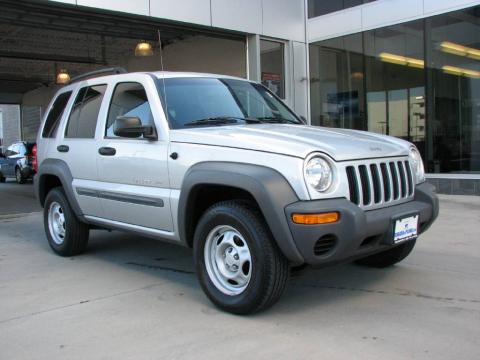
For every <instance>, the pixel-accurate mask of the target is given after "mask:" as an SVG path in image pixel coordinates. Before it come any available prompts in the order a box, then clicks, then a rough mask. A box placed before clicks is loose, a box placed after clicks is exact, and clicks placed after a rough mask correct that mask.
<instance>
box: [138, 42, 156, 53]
mask: <svg viewBox="0 0 480 360" xmlns="http://www.w3.org/2000/svg"><path fill="white" fill-rule="evenodd" d="M152 55H153V48H152V45H150V43H148V42H146V41H145V40H142V41H140V42H139V43H138V44H137V46H136V47H135V56H152Z"/></svg>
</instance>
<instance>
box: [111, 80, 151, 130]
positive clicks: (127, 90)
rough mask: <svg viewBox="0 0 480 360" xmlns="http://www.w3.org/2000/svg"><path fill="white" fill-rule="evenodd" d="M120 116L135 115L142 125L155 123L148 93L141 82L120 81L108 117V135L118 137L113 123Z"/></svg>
mask: <svg viewBox="0 0 480 360" xmlns="http://www.w3.org/2000/svg"><path fill="white" fill-rule="evenodd" d="M119 116H135V117H138V118H139V119H140V121H141V122H142V125H154V121H153V115H152V110H151V108H150V103H149V102H148V98H147V93H146V92H145V89H144V88H143V86H142V85H141V84H139V83H133V82H128V83H120V84H118V85H117V86H116V87H115V91H114V92H113V96H112V101H111V103H110V109H109V110H108V118H107V128H106V136H107V137H117V136H116V135H115V134H114V133H113V123H114V122H115V119H116V118H117V117H119Z"/></svg>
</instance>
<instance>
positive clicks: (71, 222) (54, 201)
mask: <svg viewBox="0 0 480 360" xmlns="http://www.w3.org/2000/svg"><path fill="white" fill-rule="evenodd" d="M43 221H44V227H45V232H46V235H47V239H48V244H49V245H50V247H51V248H52V249H53V251H55V253H57V254H58V255H60V256H73V255H77V254H80V253H82V252H83V251H85V249H86V247H87V243H88V235H89V227H88V225H86V224H84V223H82V222H80V221H78V219H77V218H76V216H75V214H74V212H73V211H72V208H71V207H70V204H69V203H68V200H67V198H66V196H65V194H64V192H63V190H62V189H61V188H55V189H53V190H51V191H50V192H49V193H48V195H47V198H46V199H45V206H44V209H43Z"/></svg>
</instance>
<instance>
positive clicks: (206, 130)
mask: <svg viewBox="0 0 480 360" xmlns="http://www.w3.org/2000/svg"><path fill="white" fill-rule="evenodd" d="M170 134H171V141H174V142H185V143H193V144H202V145H213V146H225V147H234V148H240V149H248V150H255V151H264V152H272V153H278V154H284V155H289V156H295V157H300V158H305V157H306V156H307V155H308V154H310V153H312V152H314V151H319V152H323V153H325V154H328V155H329V156H330V157H332V158H333V159H334V160H336V161H344V160H354V159H364V158H378V157H389V156H400V155H408V152H409V147H410V143H409V142H407V141H404V140H401V139H398V138H394V137H391V136H386V135H379V134H374V133H370V132H366V131H358V130H349V129H334V128H324V127H318V126H307V125H288V124H252V125H228V126H211V127H195V128H191V129H177V130H173V131H171V132H170Z"/></svg>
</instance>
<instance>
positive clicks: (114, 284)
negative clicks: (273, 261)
mask: <svg viewBox="0 0 480 360" xmlns="http://www.w3.org/2000/svg"><path fill="white" fill-rule="evenodd" d="M479 225H480V198H469V197H460V196H457V197H448V196H442V201H441V215H440V218H439V220H438V222H437V223H436V224H435V225H434V226H433V228H432V229H431V230H430V231H429V232H428V233H427V234H425V235H424V236H422V238H421V239H420V241H419V243H418V244H417V248H416V250H415V251H414V253H413V254H412V255H411V256H410V257H409V258H407V259H406V260H405V261H404V262H402V263H401V264H400V265H398V266H395V267H393V268H390V269H384V270H374V269H367V268H361V267H357V266H354V265H349V264H347V265H342V266H336V267H333V268H329V269H324V270H309V271H306V272H303V273H301V274H297V275H296V276H294V277H293V278H292V279H291V282H290V283H289V286H288V288H287V291H286V293H285V295H284V297H283V298H282V299H281V301H280V302H279V303H278V304H277V305H276V306H275V307H274V308H272V309H270V310H268V311H266V312H263V313H261V314H257V315H255V316H250V317H239V316H233V315H229V314H226V313H222V312H221V311H218V310H217V309H216V308H214V307H213V306H212V305H211V304H210V303H209V301H208V300H207V299H206V297H205V296H204V295H203V293H202V291H201V289H200V287H199V285H198V283H197V280H196V278H195V275H194V273H193V264H192V260H191V252H190V250H188V249H183V248H179V247H175V246H172V245H168V244H162V243H158V242H155V241H152V240H148V239H143V238H139V237H136V236H131V235H125V234H121V233H118V232H112V233H108V232H105V231H93V232H92V236H91V241H90V246H89V250H88V252H87V253H86V254H84V255H82V256H78V257H75V258H61V257H58V256H55V255H53V254H52V252H51V251H50V249H49V247H48V245H47V243H46V240H45V237H44V235H43V228H42V218H41V215H40V214H39V213H33V214H30V215H13V216H12V215H10V216H4V215H3V216H0V359H49V360H51V359H94V358H103V359H212V360H213V359H221V360H229V359H382V360H385V359H407V358H415V359H479V358H480V340H479V339H480V336H479V334H480V279H479V277H480V276H479V275H480V226H479Z"/></svg>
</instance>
